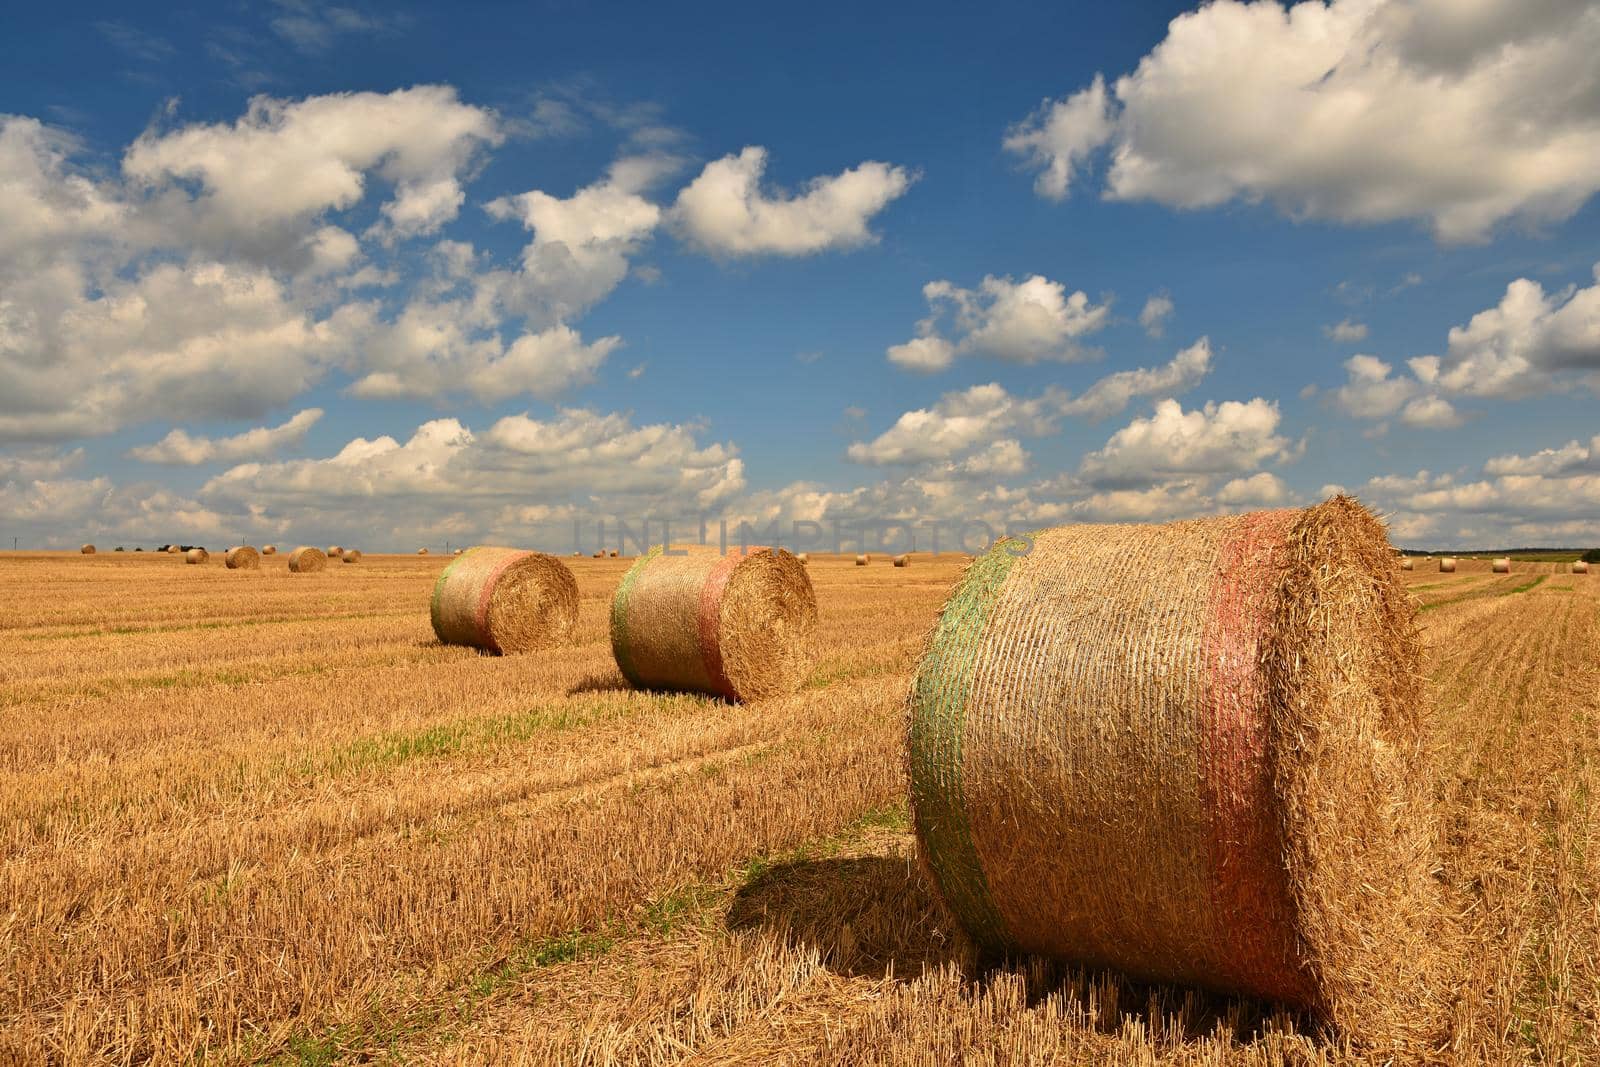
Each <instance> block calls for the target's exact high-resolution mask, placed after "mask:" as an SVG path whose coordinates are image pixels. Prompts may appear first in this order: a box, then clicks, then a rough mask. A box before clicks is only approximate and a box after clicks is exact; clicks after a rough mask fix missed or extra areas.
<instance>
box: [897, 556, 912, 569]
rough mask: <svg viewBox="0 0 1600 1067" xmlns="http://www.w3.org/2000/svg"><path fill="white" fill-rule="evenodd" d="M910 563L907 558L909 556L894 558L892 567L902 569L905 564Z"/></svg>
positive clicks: (909, 559)
mask: <svg viewBox="0 0 1600 1067" xmlns="http://www.w3.org/2000/svg"><path fill="white" fill-rule="evenodd" d="M910 562H911V557H909V556H896V557H895V558H894V565H895V566H896V567H904V566H905V565H906V564H907V563H910Z"/></svg>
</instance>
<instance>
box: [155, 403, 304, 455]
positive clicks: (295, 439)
mask: <svg viewBox="0 0 1600 1067" xmlns="http://www.w3.org/2000/svg"><path fill="white" fill-rule="evenodd" d="M322 415H323V412H322V409H321V408H307V409H306V410H304V411H302V412H299V413H298V414H296V415H294V416H293V417H292V418H290V419H289V420H288V421H287V422H284V423H282V424H280V425H278V426H258V427H256V428H255V429H252V430H246V431H245V432H243V433H237V434H234V435H233V436H231V437H195V436H193V435H191V434H190V433H188V432H187V431H185V430H184V429H183V428H182V427H175V428H174V429H173V430H172V431H171V432H170V433H168V434H167V436H165V437H163V438H162V439H161V440H159V441H157V442H155V443H154V444H149V445H136V446H135V447H133V448H130V449H129V450H128V455H129V456H131V457H133V458H134V459H139V460H143V461H144V462H146V463H165V464H176V465H181V466H187V467H194V466H199V465H200V464H202V463H215V462H222V463H237V462H238V461H239V460H241V459H254V458H256V457H258V456H266V455H271V454H272V453H273V452H276V451H278V450H279V449H281V448H285V447H287V446H289V445H295V444H299V443H300V442H301V441H303V440H305V436H306V434H307V433H308V432H310V430H311V427H313V426H315V425H316V424H317V420H318V419H320V418H322Z"/></svg>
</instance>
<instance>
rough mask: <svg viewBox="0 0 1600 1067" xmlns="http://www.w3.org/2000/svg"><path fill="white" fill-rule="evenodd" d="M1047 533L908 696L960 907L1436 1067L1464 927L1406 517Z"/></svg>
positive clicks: (1009, 561) (918, 809) (920, 823)
mask: <svg viewBox="0 0 1600 1067" xmlns="http://www.w3.org/2000/svg"><path fill="white" fill-rule="evenodd" d="M1032 537H1033V547H1032V550H1031V552H1029V553H1027V554H1025V555H1013V554H1012V549H1013V547H1014V546H1013V545H1012V544H1010V543H1008V542H1004V541H1002V542H1001V543H1000V544H998V545H996V546H995V547H994V548H993V549H991V550H990V551H989V552H988V553H987V554H986V555H984V556H982V557H980V558H979V559H978V560H977V561H976V562H974V563H973V564H972V565H971V566H970V567H969V568H968V569H967V571H966V574H965V576H964V577H963V578H962V580H961V582H960V584H959V585H958V586H957V587H956V589H955V591H954V592H953V593H952V595H951V596H950V598H949V600H948V601H947V602H946V603H945V606H944V610H943V612H942V614H941V616H940V618H939V621H938V623H937V624H936V626H935V628H934V630H933V632H932V633H931V634H930V635H929V638H928V643H927V647H926V650H925V653H924V656H923V658H922V660H921V663H920V665H919V667H918V670H917V674H916V676H915V681H914V685H913V687H912V690H911V693H910V696H909V700H908V703H909V753H908V756H909V758H908V768H909V773H910V796H911V808H912V815H913V823H914V828H915V831H916V835H917V840H918V846H919V852H920V854H921V857H922V860H923V862H924V864H925V866H926V869H927V870H928V871H929V873H930V874H931V875H932V878H933V881H934V883H935V884H936V886H937V887H938V889H939V892H940V895H941V896H942V897H943V899H944V900H945V902H946V903H947V905H948V906H949V908H950V910H951V911H952V912H953V914H954V915H955V916H956V917H957V919H958V920H959V921H960V923H961V924H962V925H963V926H964V927H965V928H966V929H967V930H968V931H969V932H970V933H971V935H972V936H973V938H974V939H975V940H976V941H977V942H978V943H979V944H980V945H982V946H986V947H988V948H991V949H996V950H1010V951H1023V952H1030V953H1037V954H1041V955H1047V956H1054V957H1060V958H1065V959H1070V960H1073V961H1076V962H1079V963H1083V964H1088V965H1092V966H1103V967H1111V968H1116V969H1119V970H1122V971H1124V972H1127V973H1129V974H1131V975H1133V976H1136V977H1138V978H1141V979H1145V980H1152V981H1159V982H1181V983H1187V984H1193V985H1199V986H1205V987H1208V988H1212V989H1216V990H1221V991H1225V992H1234V993H1244V994H1248V995H1252V996H1258V997H1263V998H1266V999H1270V1000H1276V1001H1280V1002H1285V1003H1288V1004H1292V1005H1297V1006H1300V1007H1304V1008H1306V1009H1309V1010H1310V1011H1312V1012H1313V1013H1314V1014H1316V1015H1317V1016H1319V1017H1320V1018H1322V1019H1323V1020H1325V1021H1327V1022H1329V1023H1331V1024H1333V1025H1334V1026H1336V1027H1337V1028H1338V1029H1340V1030H1341V1031H1343V1032H1344V1033H1345V1034H1347V1035H1348V1036H1350V1038H1351V1039H1352V1040H1356V1041H1370V1042H1372V1043H1374V1044H1378V1045H1383V1046H1388V1047H1397V1048H1403V1049H1409V1050H1411V1051H1412V1052H1416V1051H1417V1049H1419V1048H1420V1047H1421V1046H1423V1045H1425V1044H1426V1043H1427V1042H1428V1041H1429V1040H1431V1039H1432V1037H1433V1036H1434V1034H1435V1028H1436V1027H1437V1025H1438V1023H1439V1021H1440V1019H1441V1017H1442V1009H1441V1007H1440V1004H1441V1002H1442V1000H1443V998H1442V997H1441V996H1439V988H1440V987H1439V983H1438V982H1437V980H1436V979H1435V977H1434V976H1435V975H1436V973H1437V966H1438V959H1439V955H1438V953H1436V952H1435V951H1434V947H1433V946H1435V945H1437V944H1438V943H1439V941H1441V940H1442V931H1443V930H1444V929H1445V928H1444V927H1443V926H1442V925H1440V924H1441V923H1442V922H1443V919H1442V909H1441V907H1440V902H1439V900H1438V899H1437V897H1436V895H1435V893H1434V890H1433V885H1432V882H1431V879H1430V875H1429V871H1430V866H1431V856H1432V849H1433V845H1434V822H1433V818H1432V815H1431V808H1430V807H1429V792H1428V784H1427V783H1428V782H1429V776H1428V775H1426V774H1419V773H1417V768H1418V767H1419V766H1422V765H1423V764H1424V756H1425V745H1424V740H1425V735H1426V718H1425V716H1426V712H1425V710H1424V709H1426V707H1427V702H1426V701H1425V700H1424V699H1423V692H1422V689H1421V681H1420V679H1421V674H1420V671H1419V669H1418V661H1419V642H1418V638H1417V634H1416V626H1415V609H1414V606H1413V604H1412V602H1411V598H1410V597H1409V595H1408V594H1407V593H1406V591H1405V588H1404V586H1403V585H1402V584H1401V583H1400V581H1399V579H1398V568H1396V566H1395V564H1394V556H1393V554H1392V552H1391V551H1390V549H1389V546H1388V544H1387V540H1386V537H1385V533H1384V528H1383V526H1382V524H1381V523H1380V522H1379V520H1378V519H1377V518H1375V517H1374V516H1373V515H1372V514H1371V513H1370V512H1368V511H1367V510H1366V509H1365V508H1363V507H1362V506H1361V505H1360V504H1358V503H1356V502H1355V501H1353V500H1351V499H1349V498H1348V497H1343V496H1338V497H1334V498H1332V499H1330V500H1329V501H1327V502H1326V503H1324V504H1321V505H1319V506H1317V507H1313V508H1309V509H1305V510H1284V511H1272V512H1258V513H1255V514H1250V515H1239V516H1228V517H1223V518H1213V519H1202V520H1198V521H1192V522H1181V523H1173V524H1170V525H1165V526H1064V527H1058V528H1055V529H1051V530H1045V531H1042V532H1040V533H1037V534H1034V535H1032ZM1397 1058H1398V1059H1401V1060H1405V1061H1406V1062H1412V1061H1413V1060H1412V1057H1411V1056H1406V1055H1400V1056H1397Z"/></svg>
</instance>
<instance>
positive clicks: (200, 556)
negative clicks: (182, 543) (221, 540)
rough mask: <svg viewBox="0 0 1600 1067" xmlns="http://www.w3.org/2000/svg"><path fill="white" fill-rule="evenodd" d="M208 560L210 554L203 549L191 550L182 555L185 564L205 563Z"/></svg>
mask: <svg viewBox="0 0 1600 1067" xmlns="http://www.w3.org/2000/svg"><path fill="white" fill-rule="evenodd" d="M210 558H211V553H209V552H207V551H206V550H205V549H203V548H191V549H190V550H189V551H187V552H185V553H184V554H183V561H184V562H185V563H205V562H206V561H207V560H209V559H210Z"/></svg>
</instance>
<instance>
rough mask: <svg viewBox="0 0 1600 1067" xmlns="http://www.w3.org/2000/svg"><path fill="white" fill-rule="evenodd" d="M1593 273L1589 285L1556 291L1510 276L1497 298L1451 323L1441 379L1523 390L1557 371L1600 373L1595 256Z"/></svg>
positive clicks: (1463, 386)
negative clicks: (1463, 321) (1461, 321)
mask: <svg viewBox="0 0 1600 1067" xmlns="http://www.w3.org/2000/svg"><path fill="white" fill-rule="evenodd" d="M1594 275H1595V284H1594V285H1591V286H1589V287H1588V288H1578V287H1577V286H1570V287H1568V288H1567V289H1564V290H1562V291H1560V292H1558V293H1546V292H1545V291H1544V287H1543V286H1541V285H1540V284H1539V283H1538V282H1536V281H1532V280H1530V279H1528V278H1518V279H1516V280H1515V281H1513V282H1512V283H1511V284H1510V285H1508V286H1506V292H1505V296H1504V297H1502V298H1501V300H1500V303H1499V304H1498V305H1496V306H1495V307H1492V308H1489V309H1488V310H1485V311H1480V312H1478V313H1477V314H1476V315H1474V316H1472V319H1471V321H1469V322H1468V323H1467V325H1465V326H1457V327H1454V328H1452V329H1451V330H1450V340H1449V350H1448V354H1447V355H1446V357H1445V359H1444V360H1443V362H1442V364H1441V365H1440V367H1439V372H1438V373H1439V382H1440V384H1441V385H1442V386H1443V387H1444V388H1445V389H1448V390H1450V391H1452V392H1460V393H1466V394H1468V395H1471V396H1484V397H1523V396H1529V395H1532V394H1534V393H1540V392H1545V391H1548V390H1549V389H1550V388H1552V387H1553V385H1554V384H1555V379H1556V376H1558V375H1560V374H1561V373H1563V372H1568V371H1576V372H1581V373H1586V374H1589V375H1594V374H1596V373H1600V264H1596V265H1595V270H1594ZM1591 380H1592V379H1591Z"/></svg>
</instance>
